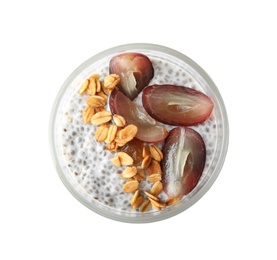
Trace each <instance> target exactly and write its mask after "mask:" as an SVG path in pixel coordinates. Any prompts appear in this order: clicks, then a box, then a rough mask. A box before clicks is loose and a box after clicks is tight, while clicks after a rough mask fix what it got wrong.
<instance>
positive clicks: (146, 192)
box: [144, 191, 160, 201]
mask: <svg viewBox="0 0 277 260" xmlns="http://www.w3.org/2000/svg"><path fill="white" fill-rule="evenodd" d="M144 193H145V194H146V195H147V197H148V198H149V199H152V200H155V201H159V200H160V199H159V198H158V197H156V196H154V195H153V194H151V193H150V192H148V191H144Z"/></svg>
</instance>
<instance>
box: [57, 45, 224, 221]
mask: <svg viewBox="0 0 277 260" xmlns="http://www.w3.org/2000/svg"><path fill="white" fill-rule="evenodd" d="M132 51H134V52H139V53H142V54H145V55H146V56H148V58H149V59H150V60H151V62H152V64H153V67H154V77H153V78H152V80H151V82H150V83H149V85H151V84H175V85H183V86H186V87H190V88H193V89H196V90H199V91H201V92H203V93H205V94H206V95H207V96H209V97H210V98H211V99H212V100H213V102H214V109H213V112H212V114H211V116H210V118H209V119H208V120H206V121H205V122H204V123H202V124H199V125H196V126H191V128H193V129H195V130H196V131H197V132H198V133H199V134H200V135H201V136H202V138H203V140H204V142H205V145H206V162H205V167H204V171H203V174H202V176H201V178H200V180H199V182H198V184H197V186H196V187H195V188H194V190H193V191H192V192H191V193H189V194H188V195H186V196H184V197H183V199H182V200H181V201H180V202H178V203H177V205H173V206H169V207H167V208H165V209H164V210H161V211H157V210H156V209H151V210H150V211H149V212H145V213H141V212H139V211H138V210H136V211H134V210H133V209H132V206H131V205H130V199H131V198H132V196H133V194H132V193H131V194H130V193H125V192H123V190H122V186H123V184H124V180H122V179H121V178H120V177H119V176H120V175H119V174H120V173H121V172H122V171H123V169H124V168H123V167H119V168H118V167H116V166H115V165H114V164H113V163H112V162H111V159H112V158H113V157H114V156H115V153H112V152H110V151H108V150H106V149H105V144H104V143H99V142H97V141H96V140H95V138H94V132H95V130H96V126H95V125H92V124H85V123H84V122H83V119H82V112H83V110H84V108H85V106H86V98H87V95H79V94H78V89H79V88H80V86H81V84H82V82H83V81H84V80H85V79H86V78H89V76H90V75H91V74H99V75H100V76H101V79H103V78H104V77H106V76H107V75H109V67H108V66H109V61H110V59H111V58H112V57H113V56H114V55H116V53H108V54H107V55H105V56H103V57H101V58H99V59H97V60H96V61H94V62H93V63H90V62H89V61H88V62H87V64H86V66H85V68H82V69H79V70H78V69H77V70H76V71H75V77H71V78H69V79H68V83H69V84H68V85H67V87H66V89H64V93H63V94H62V96H61V99H60V102H59V104H57V109H56V117H55V119H54V121H53V124H54V127H53V139H54V140H55V142H54V150H55V153H56V156H57V159H56V162H57V164H58V165H59V168H60V169H59V170H60V171H62V180H63V181H64V182H65V183H66V185H67V186H70V188H69V190H70V191H71V192H72V193H73V195H75V196H76V194H78V195H77V196H76V197H77V198H78V199H79V200H80V198H81V200H82V202H83V203H84V204H85V205H86V206H88V207H89V208H91V207H92V208H94V210H95V211H96V212H97V211H98V210H97V209H99V211H98V213H100V214H102V215H105V213H103V212H109V211H111V212H112V214H115V215H118V216H120V215H123V216H128V217H132V218H135V217H143V216H156V215H161V214H171V213H170V212H171V211H173V210H175V209H176V208H178V204H179V205H183V204H185V203H188V204H190V203H189V200H190V199H191V198H192V197H193V196H195V194H196V193H197V192H199V191H200V190H201V189H202V187H203V186H205V185H206V184H207V182H208V181H209V179H210V178H211V175H212V174H214V169H215V168H216V167H218V160H219V157H220V156H221V153H222V150H221V149H220V147H221V146H222V145H223V137H222V136H223V132H224V122H223V121H224V120H223V114H222V105H221V103H220V101H221V100H219V101H218V94H219V93H215V92H214V91H213V90H211V88H210V87H209V84H208V83H209V82H207V81H206V80H205V79H204V78H203V77H202V76H201V75H200V74H198V72H197V71H196V70H195V69H194V68H192V67H191V66H190V65H188V64H187V63H186V62H184V61H182V60H180V59H178V58H176V57H175V56H172V55H170V54H168V53H164V52H161V51H158V50H153V49H151V50H150V49H147V48H146V49H144V48H138V49H136V48H133V49H132ZM208 80H210V79H208ZM134 102H136V103H137V104H139V105H141V106H142V101H141V93H140V95H139V96H138V97H137V98H136V99H135V100H134ZM106 109H107V110H109V107H108V105H107V107H106ZM126 109H127V108H126ZM223 109H224V107H223ZM165 126H166V128H167V129H168V130H171V129H172V128H173V126H169V125H165ZM156 145H157V146H158V147H161V145H162V144H161V143H160V144H156ZM152 184H153V183H152ZM152 184H151V183H149V182H148V181H147V180H146V181H141V182H140V186H139V189H140V190H147V191H148V190H150V187H151V185H152ZM159 197H160V198H161V200H162V201H165V200H166V198H167V195H166V194H165V193H164V192H162V193H161V194H160V195H159ZM177 211H178V210H177ZM164 212H167V213H164ZM107 215H108V213H107ZM108 217H110V216H108ZM112 218H113V217H112Z"/></svg>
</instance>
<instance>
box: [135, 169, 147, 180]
mask: <svg viewBox="0 0 277 260" xmlns="http://www.w3.org/2000/svg"><path fill="white" fill-rule="evenodd" d="M134 179H135V180H137V181H143V180H145V179H146V175H145V171H144V170H143V169H138V172H137V174H136V175H135V176H134Z"/></svg>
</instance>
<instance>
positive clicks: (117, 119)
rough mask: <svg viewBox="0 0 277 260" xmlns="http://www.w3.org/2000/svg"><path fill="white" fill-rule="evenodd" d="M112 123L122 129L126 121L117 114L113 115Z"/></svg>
mask: <svg viewBox="0 0 277 260" xmlns="http://www.w3.org/2000/svg"><path fill="white" fill-rule="evenodd" d="M113 121H114V123H115V124H116V125H117V126H119V127H124V126H125V125H126V120H125V119H124V117H123V116H120V115H117V114H114V115H113Z"/></svg>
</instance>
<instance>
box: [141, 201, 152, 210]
mask: <svg viewBox="0 0 277 260" xmlns="http://www.w3.org/2000/svg"><path fill="white" fill-rule="evenodd" d="M151 208H152V204H151V202H150V200H149V199H146V200H144V201H143V202H142V204H141V205H140V208H139V211H140V212H146V211H149V210H150V209H151Z"/></svg>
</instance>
